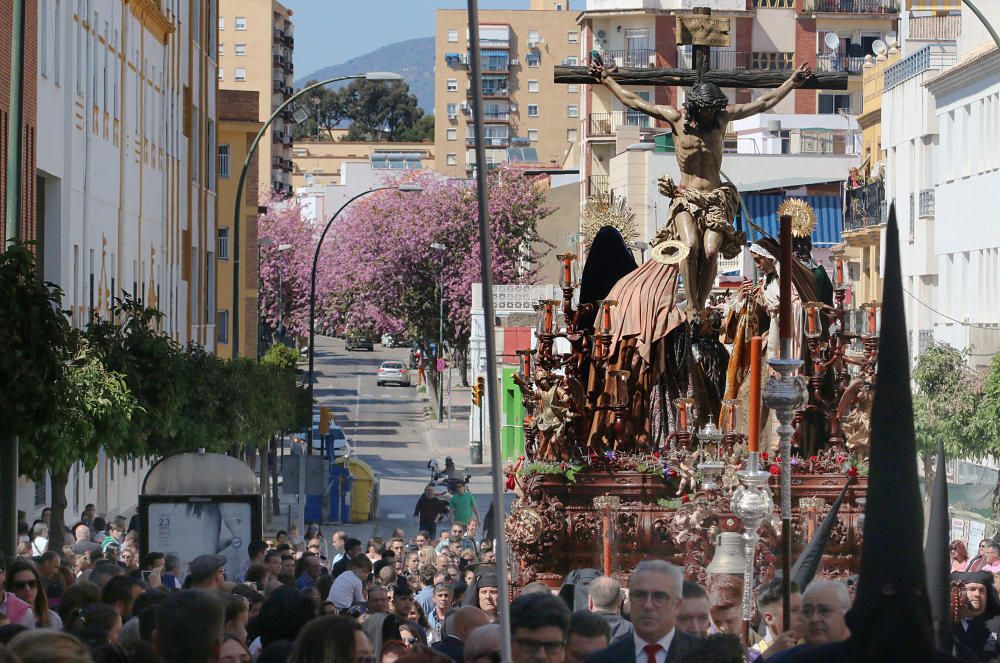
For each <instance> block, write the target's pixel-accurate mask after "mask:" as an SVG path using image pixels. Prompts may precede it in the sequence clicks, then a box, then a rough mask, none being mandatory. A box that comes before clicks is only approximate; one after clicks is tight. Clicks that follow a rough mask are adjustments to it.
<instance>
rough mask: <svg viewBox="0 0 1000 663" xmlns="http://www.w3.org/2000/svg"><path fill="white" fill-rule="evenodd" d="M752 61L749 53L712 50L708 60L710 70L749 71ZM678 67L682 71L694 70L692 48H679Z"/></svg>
mask: <svg viewBox="0 0 1000 663" xmlns="http://www.w3.org/2000/svg"><path fill="white" fill-rule="evenodd" d="M750 59H751V58H750V53H749V52H748V51H730V50H712V51H711V53H710V55H709V58H708V68H709V69H749V68H750ZM677 66H678V67H680V68H681V69H694V66H695V62H694V56H693V55H692V52H691V47H690V46H678V47H677Z"/></svg>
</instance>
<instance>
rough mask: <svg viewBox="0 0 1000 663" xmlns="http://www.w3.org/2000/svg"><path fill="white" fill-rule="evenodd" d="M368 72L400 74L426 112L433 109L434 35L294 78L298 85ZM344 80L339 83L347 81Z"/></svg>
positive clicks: (298, 86)
mask: <svg viewBox="0 0 1000 663" xmlns="http://www.w3.org/2000/svg"><path fill="white" fill-rule="evenodd" d="M369 71H393V72H396V73H397V74H400V75H401V76H402V77H403V79H404V80H405V81H406V83H407V85H409V86H410V93H411V94H413V95H415V96H416V97H417V104H418V105H419V106H420V108H422V109H423V111H424V112H425V113H427V114H430V113H433V112H434V37H420V38H418V39H407V40H406V41H397V42H396V43H394V44H389V45H387V46H383V47H382V48H379V49H376V50H374V51H372V52H371V53H365V54H364V55H361V56H358V57H356V58H352V59H350V60H348V61H347V62H344V63H342V64H337V65H333V66H330V67H323V68H322V69H318V70H316V71H314V72H312V73H311V74H309V75H308V76H303V77H302V78H300V79H298V80H297V81H295V87H296V88H301V87H302V86H303V85H305V84H306V83H307V82H308V81H312V80H323V79H327V78H336V77H337V76H349V75H351V74H363V73H365V72H369ZM348 83H349V81H344V82H343V83H341V84H342V85H346V84H348Z"/></svg>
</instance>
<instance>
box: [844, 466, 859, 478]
mask: <svg viewBox="0 0 1000 663" xmlns="http://www.w3.org/2000/svg"><path fill="white" fill-rule="evenodd" d="M847 476H849V477H856V476H858V468H857V466H856V465H851V469H849V470H847Z"/></svg>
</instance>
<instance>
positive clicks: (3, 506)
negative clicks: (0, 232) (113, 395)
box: [0, 0, 25, 559]
mask: <svg viewBox="0 0 1000 663" xmlns="http://www.w3.org/2000/svg"><path fill="white" fill-rule="evenodd" d="M24 12H25V6H24V0H14V1H13V15H12V17H11V18H12V22H11V35H10V108H9V111H10V112H9V114H8V122H9V124H8V125H7V164H6V167H7V192H6V196H7V199H6V203H7V204H6V206H5V207H6V209H5V210H4V219H5V221H6V224H7V228H6V237H5V238H4V239H5V241H4V249H5V250H6V248H7V246H8V245H10V244H11V243H12V242H16V241H17V240H18V239H20V224H21V176H22V173H21V137H22V135H23V130H24V116H23V115H22V112H21V111H22V109H23V93H24V90H23V87H24ZM17 453H18V452H17V436H15V435H9V434H8V435H3V437H2V438H0V553H2V554H3V555H4V557H5V558H6V559H13V558H14V557H15V556H16V555H17V476H18V470H17Z"/></svg>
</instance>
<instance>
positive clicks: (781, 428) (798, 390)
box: [764, 214, 809, 629]
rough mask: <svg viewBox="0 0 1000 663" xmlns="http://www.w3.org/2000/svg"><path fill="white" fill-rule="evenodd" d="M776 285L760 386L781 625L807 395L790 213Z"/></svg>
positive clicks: (787, 610)
mask: <svg viewBox="0 0 1000 663" xmlns="http://www.w3.org/2000/svg"><path fill="white" fill-rule="evenodd" d="M780 223H781V226H780V235H779V239H780V240H781V243H780V246H779V248H780V251H779V254H780V255H779V266H780V267H779V272H780V273H779V274H778V278H779V279H780V280H779V287H780V292H781V297H780V303H779V309H778V326H779V330H780V334H779V336H780V349H781V356H780V357H772V358H771V359H768V360H767V363H768V365H769V366H770V367H771V368H772V369H773V370H774V373H775V375H772V376H771V378H770V379H769V380H768V382H767V387H766V388H765V389H764V402H765V403H766V404H767V406H768V407H769V408H770V409H772V410H774V413H775V416H776V417H777V419H778V439H779V452H778V453H779V457H780V458H781V463H780V467H781V549H782V576H781V593H782V603H781V607H782V611H783V613H784V614H783V616H782V621H783V627H784V628H785V629H788V628H790V626H791V617H792V608H791V595H792V593H791V592H792V588H791V582H792V574H791V563H792V562H791V560H792V466H791V455H792V434H793V433H794V432H795V429H794V428H793V427H792V419H793V418H794V417H795V411H796V410H798V409H799V408H800V407H802V405H803V404H805V403H806V402H807V401H808V399H809V392H808V390H807V387H806V381H805V378H803V377H802V376H801V375H796V373H797V372H798V371H799V369H800V368H801V367H802V363H803V362H802V360H801V359H799V358H797V357H792V330H793V329H794V328H795V325H794V324H793V323H794V320H793V319H792V316H793V313H792V311H793V308H792V260H793V258H792V217H791V216H789V215H787V214H785V215H782V216H781V218H780Z"/></svg>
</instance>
